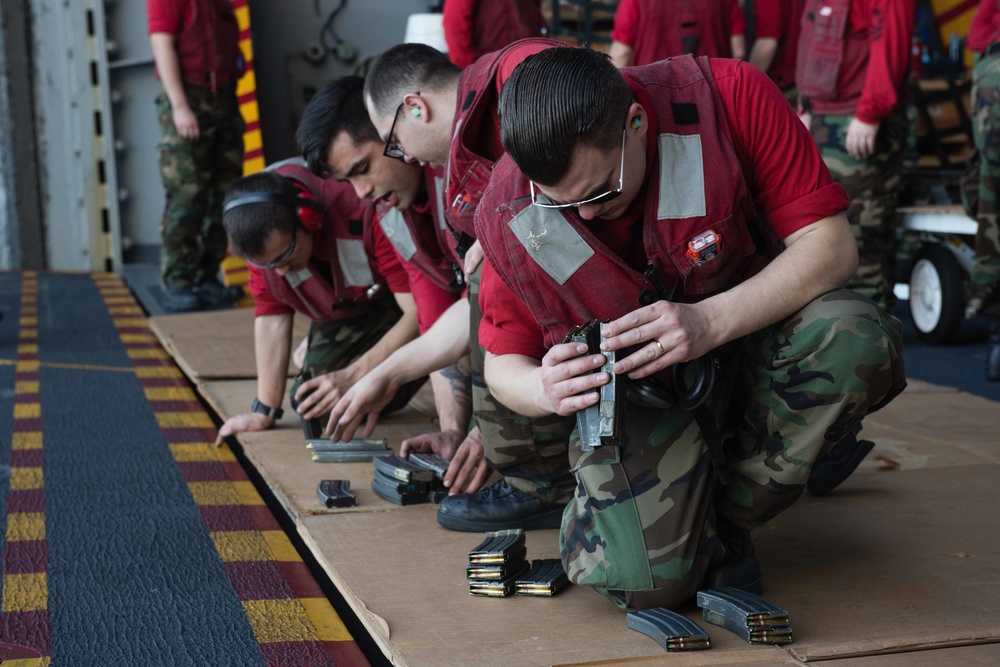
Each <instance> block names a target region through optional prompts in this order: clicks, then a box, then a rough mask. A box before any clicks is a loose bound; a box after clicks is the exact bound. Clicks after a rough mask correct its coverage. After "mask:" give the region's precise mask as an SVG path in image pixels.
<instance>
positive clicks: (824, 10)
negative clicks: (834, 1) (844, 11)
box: [819, 7, 833, 16]
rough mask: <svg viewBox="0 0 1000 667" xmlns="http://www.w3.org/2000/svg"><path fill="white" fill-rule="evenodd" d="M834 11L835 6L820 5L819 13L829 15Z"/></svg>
mask: <svg viewBox="0 0 1000 667" xmlns="http://www.w3.org/2000/svg"><path fill="white" fill-rule="evenodd" d="M832 13H833V7H820V8H819V15H820V16H829V15H830V14H832Z"/></svg>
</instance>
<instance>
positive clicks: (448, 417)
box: [431, 357, 472, 433]
mask: <svg viewBox="0 0 1000 667" xmlns="http://www.w3.org/2000/svg"><path fill="white" fill-rule="evenodd" d="M431 388H432V389H433V390H434V405H435V407H436V408H437V413H438V422H439V423H440V426H441V430H442V431H460V432H461V433H465V432H467V431H468V429H469V423H470V421H471V419H472V382H471V377H470V375H469V363H468V357H466V358H465V359H463V360H461V361H459V362H458V363H455V364H452V365H451V366H447V367H445V368H443V369H441V370H440V371H435V372H433V373H431Z"/></svg>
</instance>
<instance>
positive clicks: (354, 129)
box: [295, 76, 381, 178]
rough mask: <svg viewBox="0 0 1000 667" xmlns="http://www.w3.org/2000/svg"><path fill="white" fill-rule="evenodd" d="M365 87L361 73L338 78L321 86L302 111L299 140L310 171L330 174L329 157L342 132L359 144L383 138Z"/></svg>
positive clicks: (327, 176)
mask: <svg viewBox="0 0 1000 667" xmlns="http://www.w3.org/2000/svg"><path fill="white" fill-rule="evenodd" d="M364 86H365V80H364V79H363V78H361V77H360V76H345V77H343V78H341V79H337V80H336V81H333V82H332V83H328V84H326V85H325V86H323V87H322V88H320V89H319V92H317V93H316V94H315V95H314V96H313V98H312V99H311V100H309V104H307V105H306V108H305V109H304V110H303V111H302V118H301V120H299V127H298V130H296V132H295V139H296V141H298V144H299V151H301V153H302V158H303V159H304V160H305V161H306V163H307V164H308V165H309V171H311V172H313V173H314V174H316V175H317V176H321V177H323V178H329V177H330V165H329V164H327V161H326V158H327V155H328V154H329V152H330V146H332V145H333V142H334V141H336V139H337V136H338V135H339V134H340V133H341V132H346V133H347V135H348V136H349V137H350V138H351V139H352V140H354V143H356V144H363V143H365V142H366V141H381V138H380V137H379V136H378V131H377V130H376V129H375V126H374V125H372V121H371V118H369V117H368V110H367V109H365V98H364Z"/></svg>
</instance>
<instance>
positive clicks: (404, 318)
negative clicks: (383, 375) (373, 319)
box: [344, 292, 426, 382]
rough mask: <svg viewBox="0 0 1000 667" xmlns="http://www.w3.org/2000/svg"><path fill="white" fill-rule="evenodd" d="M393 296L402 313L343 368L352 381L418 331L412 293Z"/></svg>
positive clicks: (414, 335) (408, 340) (413, 336)
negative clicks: (368, 346) (375, 340)
mask: <svg viewBox="0 0 1000 667" xmlns="http://www.w3.org/2000/svg"><path fill="white" fill-rule="evenodd" d="M393 296H394V297H395V298H396V303H397V304H399V307H400V310H402V311H403V314H402V315H401V316H400V318H399V319H398V320H397V321H396V323H395V324H394V325H392V328H390V329H389V330H388V331H386V332H385V334H384V335H383V336H382V337H381V338H380V339H379V340H378V342H376V343H375V344H374V345H372V346H371V347H370V348H369V349H368V351H367V352H365V353H364V354H362V355H361V356H360V357H358V358H357V359H356V360H355V361H354V362H353V363H351V364H350V365H349V366H348V367H347V368H345V369H344V370H346V371H347V372H348V373H350V376H351V377H352V378H353V381H354V382H357V381H358V380H360V379H361V378H362V377H364V376H365V374H367V373H368V372H370V371H371V370H372V369H374V368H375V367H376V366H378V365H379V364H381V363H382V362H383V361H385V360H386V359H388V358H389V357H390V356H391V355H392V354H393V353H394V352H396V351H397V350H399V349H400V348H402V347H403V346H404V345H406V344H407V343H409V342H410V341H412V340H413V339H414V338H416V337H417V336H418V335H419V333H420V327H419V326H418V325H417V307H416V305H415V304H414V302H413V295H412V294H410V293H408V292H406V293H399V294H394V295H393ZM425 375H426V373H425ZM417 377H421V376H417Z"/></svg>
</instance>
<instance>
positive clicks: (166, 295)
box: [162, 285, 205, 313]
mask: <svg viewBox="0 0 1000 667" xmlns="http://www.w3.org/2000/svg"><path fill="white" fill-rule="evenodd" d="M162 302H163V307H164V308H166V309H167V310H169V311H172V312H175V313H189V312H191V311H195V310H201V309H202V307H203V306H204V305H205V304H204V302H203V301H202V300H201V297H200V296H198V294H197V293H196V292H195V291H194V290H193V289H191V288H190V287H188V286H187V285H178V286H177V287H170V288H163V299H162Z"/></svg>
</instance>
